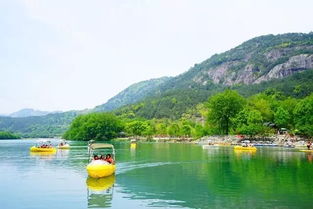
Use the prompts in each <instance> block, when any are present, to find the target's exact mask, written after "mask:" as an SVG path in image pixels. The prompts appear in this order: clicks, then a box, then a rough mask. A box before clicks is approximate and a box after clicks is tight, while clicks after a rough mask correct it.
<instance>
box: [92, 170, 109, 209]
mask: <svg viewBox="0 0 313 209" xmlns="http://www.w3.org/2000/svg"><path fill="white" fill-rule="evenodd" d="M114 182H115V175H112V176H109V177H104V178H99V179H96V178H92V177H88V178H87V180H86V184H87V200H88V208H108V207H111V204H112V199H113V189H114Z"/></svg>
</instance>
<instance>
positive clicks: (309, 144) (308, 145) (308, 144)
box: [306, 141, 312, 150]
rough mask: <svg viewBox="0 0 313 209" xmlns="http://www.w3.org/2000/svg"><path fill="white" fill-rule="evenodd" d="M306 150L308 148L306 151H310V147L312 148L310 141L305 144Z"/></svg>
mask: <svg viewBox="0 0 313 209" xmlns="http://www.w3.org/2000/svg"><path fill="white" fill-rule="evenodd" d="M306 146H307V148H308V150H310V149H311V146H312V142H311V141H308V143H307V145H306Z"/></svg>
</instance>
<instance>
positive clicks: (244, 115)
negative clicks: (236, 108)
mask: <svg viewBox="0 0 313 209" xmlns="http://www.w3.org/2000/svg"><path fill="white" fill-rule="evenodd" d="M233 123H234V127H235V133H237V134H244V135H249V136H250V137H252V136H255V135H257V134H260V133H262V132H263V130H264V126H263V119H262V115H261V113H260V111H258V110H255V109H251V108H249V107H246V108H244V109H243V110H242V111H240V112H239V113H238V114H237V116H236V117H235V118H234V119H233Z"/></svg>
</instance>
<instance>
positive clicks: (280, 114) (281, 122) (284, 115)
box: [274, 107, 290, 128]
mask: <svg viewBox="0 0 313 209" xmlns="http://www.w3.org/2000/svg"><path fill="white" fill-rule="evenodd" d="M289 121H290V115H289V112H288V111H287V110H285V109H284V108H282V107H278V108H277V110H276V112H275V114H274V122H275V124H276V125H277V126H278V127H279V128H286V127H288V126H289Z"/></svg>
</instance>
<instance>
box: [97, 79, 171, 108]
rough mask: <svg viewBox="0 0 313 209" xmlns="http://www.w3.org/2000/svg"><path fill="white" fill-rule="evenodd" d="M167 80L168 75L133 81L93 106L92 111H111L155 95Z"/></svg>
mask: <svg viewBox="0 0 313 209" xmlns="http://www.w3.org/2000/svg"><path fill="white" fill-rule="evenodd" d="M168 80H170V77H162V78H156V79H150V80H147V81H141V82H139V83H135V84H133V85H131V86H129V87H128V88H126V89H125V90H123V91H122V92H120V93H118V94H117V95H116V96H114V97H112V98H111V99H109V101H107V102H106V103H105V104H102V105H99V106H97V107H95V108H94V110H93V111H95V112H103V111H112V110H115V109H117V108H119V107H122V106H124V105H128V104H133V103H136V102H138V101H140V100H141V99H143V98H145V97H147V96H150V95H156V94H157V93H158V87H159V86H160V85H162V84H163V83H165V82H167V81H168Z"/></svg>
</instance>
